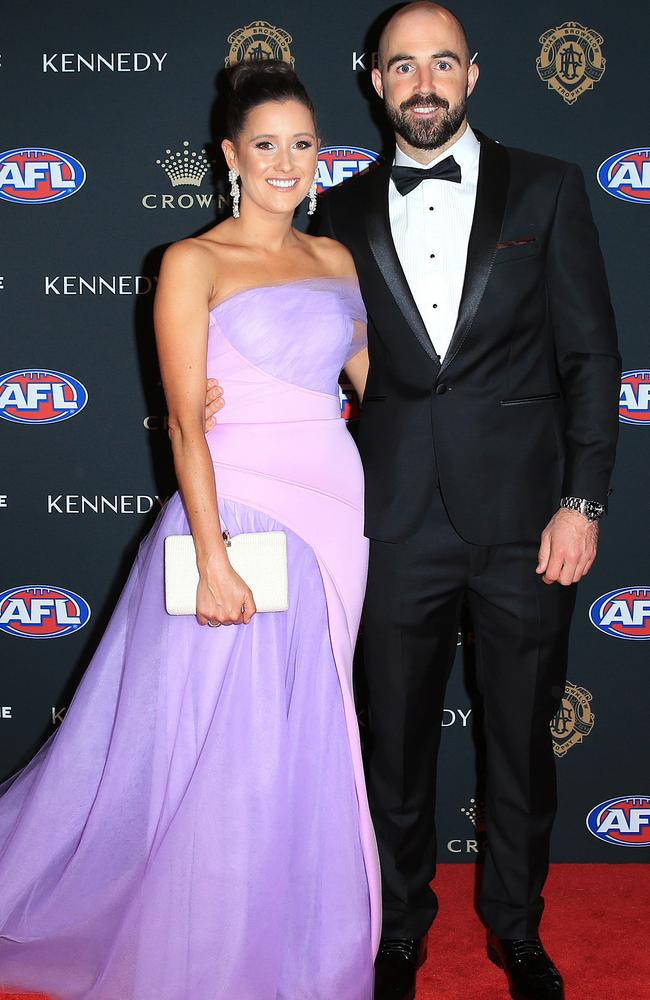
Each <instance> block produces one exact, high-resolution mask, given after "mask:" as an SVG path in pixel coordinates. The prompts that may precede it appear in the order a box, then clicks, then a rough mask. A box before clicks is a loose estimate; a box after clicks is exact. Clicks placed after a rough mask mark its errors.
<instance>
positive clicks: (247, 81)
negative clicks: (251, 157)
mask: <svg viewBox="0 0 650 1000" xmlns="http://www.w3.org/2000/svg"><path fill="white" fill-rule="evenodd" d="M228 84H229V92H228V107H227V111H226V135H227V137H228V138H229V139H231V140H235V139H236V138H237V136H238V135H239V134H240V132H241V131H242V130H243V128H244V126H245V124H246V118H247V116H248V114H249V112H251V111H252V110H253V108H256V107H258V105H260V104H266V103H267V101H299V102H300V104H303V105H304V106H305V107H306V108H307V109H308V110H309V112H310V113H311V116H312V118H313V119H314V124H315V122H316V113H315V111H314V105H313V104H312V102H311V98H310V97H309V94H308V93H307V91H306V90H305V88H304V86H303V84H302V83H301V81H300V80H299V78H298V76H297V74H296V73H295V72H294V70H292V68H291V66H289V64H288V63H286V62H282V61H281V60H279V59H264V60H262V61H260V62H257V61H256V62H252V61H249V62H241V63H237V65H236V66H233V68H232V69H231V70H229V72H228Z"/></svg>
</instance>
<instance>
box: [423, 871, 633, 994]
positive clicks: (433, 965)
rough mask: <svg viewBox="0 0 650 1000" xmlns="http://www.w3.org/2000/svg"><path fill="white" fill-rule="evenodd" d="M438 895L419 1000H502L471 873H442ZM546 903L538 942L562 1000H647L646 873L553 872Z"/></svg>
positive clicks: (501, 983) (502, 986)
mask: <svg viewBox="0 0 650 1000" xmlns="http://www.w3.org/2000/svg"><path fill="white" fill-rule="evenodd" d="M436 891H437V893H438V897H439V899H440V912H439V914H438V917H437V919H436V922H435V924H434V927H433V928H432V930H431V932H430V934H429V959H428V961H427V963H426V965H424V966H423V967H422V969H421V970H420V973H419V977H418V991H417V1000H507V998H508V990H507V988H506V985H505V982H506V981H505V976H504V974H503V973H502V972H501V971H500V970H499V969H497V968H495V966H493V965H492V963H491V962H489V961H488V959H487V958H486V956H485V931H484V929H483V926H482V924H481V923H480V921H479V918H478V917H477V915H476V913H475V911H474V906H473V894H474V866H473V865H440V867H439V869H438V877H437V879H436ZM544 898H545V900H546V909H545V913H544V920H543V923H542V931H541V933H542V940H543V942H544V945H545V947H546V949H547V951H548V952H549V954H550V955H551V956H552V958H553V960H554V962H555V963H556V965H557V966H558V968H559V969H560V971H561V972H562V974H563V976H564V983H565V991H566V1000H574V998H575V1000H650V950H649V949H648V916H649V915H650V907H649V900H650V867H649V866H648V865H645V864H643V865H641V864H630V865H554V866H553V867H552V868H551V874H550V876H549V880H548V883H547V885H546V889H545V892H544Z"/></svg>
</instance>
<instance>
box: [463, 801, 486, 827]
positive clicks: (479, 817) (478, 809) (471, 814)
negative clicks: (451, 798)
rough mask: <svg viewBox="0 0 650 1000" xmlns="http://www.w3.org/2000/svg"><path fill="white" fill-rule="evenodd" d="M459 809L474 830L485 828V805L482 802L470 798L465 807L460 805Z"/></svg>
mask: <svg viewBox="0 0 650 1000" xmlns="http://www.w3.org/2000/svg"><path fill="white" fill-rule="evenodd" d="M460 811H461V812H462V814H463V816H465V817H466V818H467V819H468V820H469V821H470V823H471V824H472V826H473V827H474V828H475V829H476V830H478V831H481V830H485V806H484V805H483V803H482V802H477V801H476V799H470V800H469V806H468V807H467V809H466V808H465V806H462V807H461V810H460Z"/></svg>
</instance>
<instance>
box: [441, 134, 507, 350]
mask: <svg viewBox="0 0 650 1000" xmlns="http://www.w3.org/2000/svg"><path fill="white" fill-rule="evenodd" d="M479 136H480V141H481V152H480V160H479V171H478V187H477V190H476V206H475V208H474V219H473V221H472V229H471V231H470V235H469V245H468V247H467V264H466V266H465V280H464V282H463V291H462V294H461V299H460V306H459V308H458V319H457V320H456V326H455V328H454V332H453V335H452V338H451V341H450V343H449V347H448V349H447V353H446V354H445V357H444V360H443V362H442V369H441V370H444V369H445V368H447V367H448V365H450V364H451V362H452V361H453V360H454V358H455V357H456V355H457V354H458V352H459V350H460V349H461V347H462V346H463V342H464V340H465V338H466V337H467V334H468V333H469V331H470V329H471V326H472V323H473V322H474V317H475V316H476V312H477V310H478V307H479V305H480V304H481V299H482V298H483V293H484V292H485V286H486V285H487V282H488V278H489V277H490V272H491V271H492V265H493V264H494V258H495V256H496V246H497V243H498V242H499V236H500V234H501V227H502V225H503V216H504V212H505V208H506V200H507V197H508V185H509V182H510V159H509V157H508V153H507V150H505V149H504V147H503V146H500V145H499V144H498V143H496V142H493V141H492V139H488V138H487V137H486V136H483V135H481V134H480V133H479Z"/></svg>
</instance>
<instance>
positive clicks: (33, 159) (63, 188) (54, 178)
mask: <svg viewBox="0 0 650 1000" xmlns="http://www.w3.org/2000/svg"><path fill="white" fill-rule="evenodd" d="M85 180H86V171H85V169H84V167H83V166H82V164H81V163H79V160H75V158H74V156H70V155H69V154H68V153H61V152H59V150H58V149H41V148H40V147H36V146H33V147H29V148H28V149H10V150H8V151H7V152H5V153H0V198H4V200H5V201H20V202H23V203H32V204H34V203H38V204H43V202H46V201H62V200H63V199H64V198H70V197H71V195H73V194H76V193H77V191H78V190H79V188H81V187H83V184H84V181H85Z"/></svg>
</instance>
